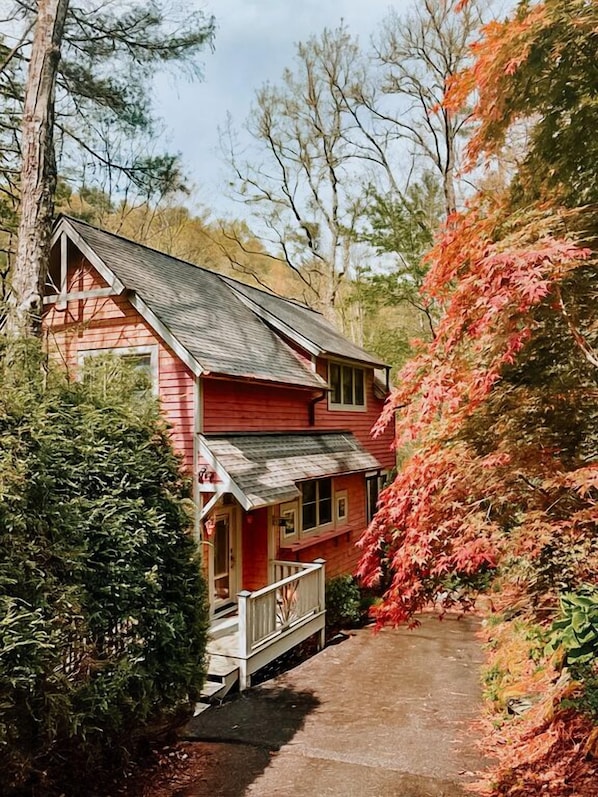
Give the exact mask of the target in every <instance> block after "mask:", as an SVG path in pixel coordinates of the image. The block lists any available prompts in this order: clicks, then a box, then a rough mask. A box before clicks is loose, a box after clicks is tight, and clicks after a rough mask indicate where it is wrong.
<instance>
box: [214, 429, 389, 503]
mask: <svg viewBox="0 0 598 797" xmlns="http://www.w3.org/2000/svg"><path fill="white" fill-rule="evenodd" d="M204 441H205V445H206V446H207V448H208V449H209V451H210V453H211V455H212V456H213V457H214V459H215V460H216V462H217V463H218V465H219V466H220V468H222V469H223V470H224V471H226V473H227V474H228V476H229V477H230V479H231V481H232V482H234V484H235V485H236V487H237V488H238V489H239V491H240V492H241V493H242V494H243V496H244V497H245V498H246V501H244V502H243V503H244V505H245V509H256V508H258V507H260V506H269V505H271V504H277V503H280V502H281V501H291V500H293V499H294V498H298V497H299V496H300V494H301V493H300V490H299V488H298V487H297V485H296V482H300V481H304V480H306V479H316V478H322V477H325V476H335V475H336V476H338V475H340V474H342V473H356V472H360V471H366V470H377V469H378V468H380V467H381V465H380V463H379V462H378V460H377V459H376V458H375V457H374V456H372V454H370V453H368V452H367V451H366V450H365V449H364V448H363V447H362V445H361V444H360V443H359V441H358V440H357V439H356V438H355V437H354V435H353V434H352V433H351V432H319V433H309V432H307V433H306V432H299V433H288V432H287V433H285V434H230V435H226V436H220V435H214V436H211V435H206V436H205V437H204Z"/></svg>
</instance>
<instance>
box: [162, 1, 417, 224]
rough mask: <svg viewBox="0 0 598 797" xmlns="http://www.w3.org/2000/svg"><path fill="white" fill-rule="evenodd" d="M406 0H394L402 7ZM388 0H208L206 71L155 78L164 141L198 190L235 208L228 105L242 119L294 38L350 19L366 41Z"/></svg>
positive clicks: (211, 201)
mask: <svg viewBox="0 0 598 797" xmlns="http://www.w3.org/2000/svg"><path fill="white" fill-rule="evenodd" d="M409 5H410V3H409V2H408V0H397V2H395V3H394V7H395V8H396V9H397V10H402V9H403V8H405V9H407V8H408V6H409ZM390 6H391V4H390V3H389V0H207V2H205V3H204V5H203V8H204V10H205V12H206V13H207V14H214V16H215V17H216V26H217V27H216V37H215V40H214V48H215V49H214V52H213V53H210V52H209V50H208V49H206V51H205V56H204V59H203V60H204V79H203V81H202V82H199V81H195V82H193V83H189V82H188V81H187V80H186V79H185V78H181V79H177V77H176V76H174V75H164V76H158V77H157V78H156V92H155V106H156V111H157V113H158V115H159V116H160V117H161V118H162V119H163V120H164V123H165V126H166V131H165V134H164V137H163V144H164V146H165V147H166V148H167V149H168V150H169V151H174V152H180V153H181V155H182V159H183V167H184V171H185V173H186V174H187V175H188V176H189V178H190V181H191V183H192V185H193V187H194V191H193V198H195V199H196V201H198V203H199V204H200V205H203V206H204V207H208V208H212V209H213V211H214V212H215V213H216V214H222V213H224V214H234V212H235V206H234V205H233V204H232V202H231V201H230V200H227V199H226V197H225V196H224V195H225V192H226V182H227V180H226V173H225V167H224V165H223V163H222V160H221V156H220V150H219V143H218V142H219V139H218V127H219V126H220V127H222V126H223V125H224V123H225V121H226V115H227V112H230V114H231V115H232V118H233V121H234V122H235V125H236V126H237V127H239V126H241V125H242V123H243V121H244V120H245V118H246V117H247V115H248V113H249V111H250V108H251V103H252V99H253V96H254V93H255V91H256V90H257V89H259V88H260V87H261V86H262V84H263V83H264V82H266V81H268V80H269V81H271V82H277V81H278V80H279V78H280V76H281V74H282V72H283V70H284V68H285V67H287V66H291V65H292V60H293V55H294V46H293V45H294V43H296V42H299V41H305V40H306V39H308V38H309V37H310V36H312V35H314V34H315V35H317V34H319V33H320V32H321V31H322V30H323V29H324V28H325V27H329V28H334V27H336V26H338V24H339V23H340V21H341V19H343V20H344V21H345V23H346V24H347V26H348V28H349V30H350V32H351V33H352V34H354V35H358V36H359V39H360V42H361V43H362V44H363V45H367V44H368V42H369V39H370V36H371V34H372V32H373V31H374V29H375V28H376V26H377V24H378V23H379V21H380V20H381V19H382V18H383V17H384V16H385V15H386V13H387V12H388V10H389V8H390Z"/></svg>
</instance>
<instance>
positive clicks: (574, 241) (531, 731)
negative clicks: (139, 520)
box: [359, 0, 598, 795]
mask: <svg viewBox="0 0 598 797" xmlns="http://www.w3.org/2000/svg"><path fill="white" fill-rule="evenodd" d="M597 51H598V5H597V4H596V3H590V2H586V1H585V0H546V2H544V3H540V2H536V3H533V2H521V3H520V5H519V7H518V8H517V9H516V11H515V12H514V13H513V15H512V16H511V18H510V19H507V20H506V21H505V22H502V23H499V22H495V23H492V24H491V25H489V26H487V27H486V28H485V29H484V30H483V31H482V33H481V37H480V41H479V42H478V43H477V44H476V45H475V47H474V60H473V63H472V66H471V67H470V68H469V69H468V70H467V71H466V73H464V74H461V75H457V76H455V78H454V81H453V83H452V84H451V85H450V86H448V87H447V96H446V104H447V105H449V106H450V105H453V106H457V105H459V104H461V105H462V104H470V105H471V107H472V108H473V111H472V112H473V116H474V119H475V121H476V122H477V126H476V128H475V131H474V133H473V136H472V139H471V141H470V142H469V150H468V151H469V157H470V167H471V168H472V169H475V171H474V172H473V176H474V179H475V180H476V181H477V183H478V186H479V188H478V190H477V192H476V194H475V195H474V196H473V197H471V198H470V199H469V201H468V203H467V206H466V207H465V208H463V209H462V210H461V211H460V212H459V213H456V214H454V215H453V216H452V217H450V218H449V219H448V220H447V223H446V225H445V229H444V231H443V233H442V234H441V236H440V237H439V239H438V241H437V242H436V245H435V246H434V248H433V249H432V251H431V252H430V254H429V257H428V264H429V272H428V276H427V279H426V282H425V285H424V297H423V298H424V301H426V300H427V301H428V302H434V305H435V307H439V308H440V320H439V323H438V326H437V329H436V334H435V337H434V339H433V340H432V341H431V343H429V344H421V345H420V346H419V353H418V355H417V356H416V357H415V358H414V359H413V360H411V361H410V362H409V363H408V364H407V365H406V366H405V367H404V369H403V370H402V372H401V373H400V375H399V376H398V379H397V387H396V389H395V391H394V392H393V394H392V396H391V397H390V399H389V401H388V403H387V406H386V409H385V411H384V413H383V415H382V417H381V418H380V420H379V422H378V424H377V428H376V431H380V430H381V429H383V428H384V427H385V426H386V425H387V424H388V423H390V422H391V421H392V420H393V419H396V426H397V434H396V446H397V455H398V461H399V463H400V466H399V468H398V475H397V477H396V478H395V480H394V481H393V482H392V484H390V485H389V486H388V487H387V488H386V489H385V490H384V491H383V493H382V494H381V497H380V501H379V509H378V512H377V514H376V516H375V517H374V520H373V521H372V523H371V524H370V526H369V528H368V529H367V530H366V532H365V533H364V535H363V537H362V539H361V541H360V545H361V547H362V551H363V553H362V559H361V563H360V569H359V575H360V578H361V579H362V581H363V582H364V583H365V584H366V585H368V586H373V585H376V584H382V585H384V594H383V598H382V601H381V603H380V605H379V606H377V607H376V610H375V617H376V619H377V621H378V623H379V624H384V623H391V624H396V623H402V622H408V623H413V622H415V619H414V616H415V614H416V612H418V611H419V610H421V609H422V608H424V607H425V606H426V605H428V604H429V603H430V602H434V603H435V604H436V605H437V606H439V607H440V609H441V610H443V609H444V608H446V607H450V606H451V605H455V604H460V605H462V606H465V607H467V606H470V605H471V603H472V601H473V600H474V598H475V596H476V594H477V593H478V591H479V590H481V589H484V590H486V591H487V594H488V595H489V596H490V598H491V600H492V602H493V604H494V605H495V607H496V608H497V609H500V610H502V611H504V612H505V616H506V617H508V618H510V619H512V618H513V617H517V618H518V620H519V621H520V622H523V623H524V624H525V623H527V624H528V625H529V626H530V627H531V626H532V625H535V624H538V627H539V628H540V629H541V632H540V633H546V634H547V633H548V628H549V626H550V622H551V621H552V619H553V617H554V616H555V614H556V612H557V611H558V606H559V595H561V594H562V593H564V592H570V593H575V592H576V591H577V590H579V589H581V588H582V587H583V586H584V585H586V586H587V585H590V586H591V585H596V584H598V287H597V285H598V267H597V263H598V260H597V251H598V244H597V240H598V145H597V141H598V139H597V137H596V135H595V131H596V129H598V70H597V66H596V64H597V63H598V61H597V60H596V52H597ZM515 131H516V132H517V133H518V136H517V138H515V137H514V133H515ZM521 131H524V135H523V139H522V132H521ZM514 140H516V141H517V142H518V143H517V145H516V147H515V149H516V152H515V158H513V157H512V155H513V147H514V145H513V141H514ZM522 140H523V142H524V143H521V142H522ZM507 154H508V155H509V162H510V163H513V162H516V164H517V165H516V167H513V168H511V171H510V172H509V171H508V170H507V169H505V166H504V161H505V160H506V158H507ZM507 172H508V176H507V177H505V174H506V173H507ZM480 175H481V176H480ZM499 647H500V645H498V644H497V645H495V649H498V648H499ZM524 648H525V652H524V653H523V654H521V651H519V653H518V654H517V655H519V654H521V655H522V656H523V658H524V659H526V664H525V666H522V669H521V672H524V671H525V673H526V675H525V677H523V676H522V677H521V678H520V685H519V687H517V685H516V683H517V679H515V681H514V683H515V687H514V688H515V691H517V688H519V689H520V691H522V692H524V693H525V692H526V690H529V689H530V688H531V687H530V681H529V677H530V673H531V674H532V675H534V674H535V673H536V672H537V671H538V668H539V670H540V671H541V672H542V673H543V676H542V679H540V680H539V681H538V683H541V686H540V687H539V691H541V692H542V696H543V700H545V701H546V704H543V705H542V707H539V708H538V707H535V708H534V710H533V711H532V710H530V712H529V714H528V715H527V717H525V718H521V719H520V718H517V720H516V721H515V724H514V726H513V727H514V728H515V730H513V731H509V733H508V734H507V736H508V740H507V741H506V742H505V740H504V739H503V740H501V745H502V748H501V749H502V750H503V756H502V758H501V762H500V774H499V776H497V780H496V783H497V784H498V785H495V787H494V791H493V792H492V793H500V794H512V795H515V794H517V795H532V794H540V793H542V794H546V793H548V794H558V795H566V794H585V793H586V792H585V791H584V789H585V788H586V786H585V785H583V784H585V783H586V782H588V783H589V782H591V778H589V775H588V771H589V770H588V769H587V767H588V766H590V765H589V764H587V762H588V761H589V760H595V759H593V758H592V757H593V756H594V755H595V754H597V753H598V745H596V744H595V742H592V740H591V739H590V740H589V741H588V738H587V737H588V734H589V733H590V731H591V728H592V726H593V722H594V719H595V718H594V719H592V717H591V712H589V713H588V711H587V710H586V709H584V708H583V707H584V699H586V702H587V701H588V700H589V698H588V697H587V695H589V694H590V690H589V686H588V684H589V683H590V682H591V681H592V678H594V674H593V670H592V667H590V670H591V672H586V673H585V674H581V676H580V677H579V679H578V680H575V679H572V682H573V683H574V686H573V687H567V688H565V687H564V686H563V681H562V679H561V676H562V673H561V670H562V668H563V665H566V658H565V659H563V658H561V659H560V660H558V657H557V660H556V661H552V660H551V664H550V666H548V665H547V658H546V656H547V655H548V654H545V653H544V652H542V651H540V652H539V653H538V651H537V650H536V653H535V654H534V655H535V658H534V656H532V652H531V646H530V645H528V646H527V647H525V646H524ZM596 653H597V654H598V650H597V651H596ZM515 658H516V656H515ZM566 671H567V668H566V666H565V672H566ZM534 677H535V675H534ZM570 677H571V678H572V676H570ZM532 681H533V678H532ZM566 682H567V684H569V683H570V682H571V681H570V680H567V679H566ZM596 683H598V676H596ZM510 686H511V687H513V683H510ZM532 692H533V688H532ZM586 693H587V694H586ZM596 693H597V695H598V687H597V690H596ZM571 694H574V695H575V696H579V700H580V703H579V705H580V706H581V708H579V710H576V709H572V708H571V707H570V706H569V704H566V702H565V703H564V702H563V701H566V700H568V699H569V698H570V697H571ZM584 695H586V698H584ZM576 699H577V698H576ZM596 701H597V703H598V697H597V698H596ZM532 702H533V701H532ZM495 708H498V709H499V710H504V709H505V708H506V698H504V695H503V697H501V698H499V699H498V705H497V706H495ZM596 716H598V712H597V714H596ZM517 729H519V730H517ZM584 734H585V736H584ZM532 740H535V742H534V744H535V747H534V750H532V749H531V747H530V745H531V744H532ZM573 750H575V755H576V756H577V758H576V763H575V766H578V765H579V766H578V770H579V773H581V774H580V775H579V778H580V779H579V780H578V784H577V786H575V785H571V784H574V777H573V775H572V774H571V772H572V770H571V767H572V766H573V765H572V764H571V760H570V757H571V755H573V753H572V752H571V751H573ZM504 751H506V752H504ZM563 751H568V752H563ZM561 754H562V755H563V756H565V758H567V756H569V759H567V761H564V760H563V761H561V760H560V759H559V756H560V755H561ZM509 756H511V757H509ZM526 756H527V757H528V761H533V760H537V761H538V760H540V759H542V760H545V761H550V762H551V764H550V766H551V767H552V769H551V771H553V772H554V773H557V774H558V773H560V774H558V777H557V775H555V777H554V778H553V779H552V780H551V778H550V777H538V778H536V780H534V779H533V778H531V776H530V778H526V775H525V772H524V771H523V770H522V769H520V768H519V769H518V767H520V766H521V765H522V762H525V760H526ZM580 762H581V763H580ZM583 762H586V764H587V765H586V764H584V763H583ZM584 766H585V767H586V769H584ZM580 767H581V768H580ZM524 768H525V767H524ZM576 771H577V770H576ZM593 771H594V772H595V774H596V775H597V776H598V771H595V770H593ZM514 773H515V774H514ZM528 774H529V773H528ZM567 778H569V781H567ZM572 778H573V779H572ZM584 778H585V780H584ZM588 778H589V780H588ZM567 782H568V783H569V785H568V786H567V785H563V784H566V783H567ZM576 788H577V789H578V790H577V791H576V790H575V789H576ZM559 789H560V790H559ZM490 791H492V789H491V790H490ZM587 793H588V794H589V793H590V792H587Z"/></svg>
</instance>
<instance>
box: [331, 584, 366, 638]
mask: <svg viewBox="0 0 598 797" xmlns="http://www.w3.org/2000/svg"><path fill="white" fill-rule="evenodd" d="M360 620H361V593H360V591H359V587H358V585H357V582H356V581H355V579H354V578H353V576H350V575H344V576H336V577H335V578H331V579H329V580H328V581H327V582H326V626H327V627H328V629H329V630H331V631H338V630H339V629H342V628H351V627H352V626H355V625H358V624H359V622H360Z"/></svg>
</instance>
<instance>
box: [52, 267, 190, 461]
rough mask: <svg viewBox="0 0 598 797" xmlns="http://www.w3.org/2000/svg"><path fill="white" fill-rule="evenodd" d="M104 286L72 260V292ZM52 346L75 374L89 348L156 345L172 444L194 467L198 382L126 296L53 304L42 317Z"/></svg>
mask: <svg viewBox="0 0 598 797" xmlns="http://www.w3.org/2000/svg"><path fill="white" fill-rule="evenodd" d="M104 287H106V283H105V282H104V280H103V279H102V277H101V276H100V275H99V274H98V273H97V271H96V270H95V269H94V268H93V267H92V266H91V265H90V264H89V263H88V262H87V261H86V260H85V259H84V258H83V257H80V258H78V259H76V260H75V259H73V261H72V262H71V264H70V265H69V269H68V290H69V291H83V290H92V289H94V288H104ZM44 328H45V333H46V336H47V341H48V348H49V350H50V351H51V352H54V353H56V355H57V357H59V358H60V359H61V360H63V361H64V362H65V364H66V366H67V368H68V369H69V371H70V372H71V373H72V374H73V375H74V374H75V373H76V371H77V365H78V363H77V358H78V355H79V354H80V353H81V352H83V351H88V350H90V349H110V348H128V347H133V346H155V345H157V346H158V389H159V395H160V400H161V403H162V407H163V410H164V414H165V416H166V418H167V420H168V422H169V423H170V424H171V425H172V427H173V429H172V440H173V444H174V446H175V448H176V449H177V451H179V453H181V455H182V456H183V462H184V466H185V468H186V469H187V470H189V471H191V470H192V468H193V437H194V428H195V423H194V407H195V402H194V392H195V378H194V376H193V374H192V373H191V371H190V370H189V369H188V368H187V366H186V365H185V364H184V363H182V362H181V361H180V360H179V358H178V357H177V356H176V355H175V354H174V352H173V351H172V350H171V349H170V348H169V347H168V346H167V345H166V344H165V343H164V342H163V341H162V340H161V339H159V338H158V337H157V335H156V333H155V332H154V331H153V330H152V329H151V327H150V326H149V325H148V324H147V323H146V322H145V321H144V319H143V318H142V317H141V316H140V315H139V313H138V312H137V311H136V310H135V308H134V307H132V305H131V304H130V302H129V301H128V300H127V298H126V297H125V296H109V297H101V298H92V299H85V300H82V299H75V300H71V301H69V302H68V304H67V307H66V309H65V310H58V309H57V308H56V305H50V306H49V309H48V310H47V312H46V314H45V316H44Z"/></svg>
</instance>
